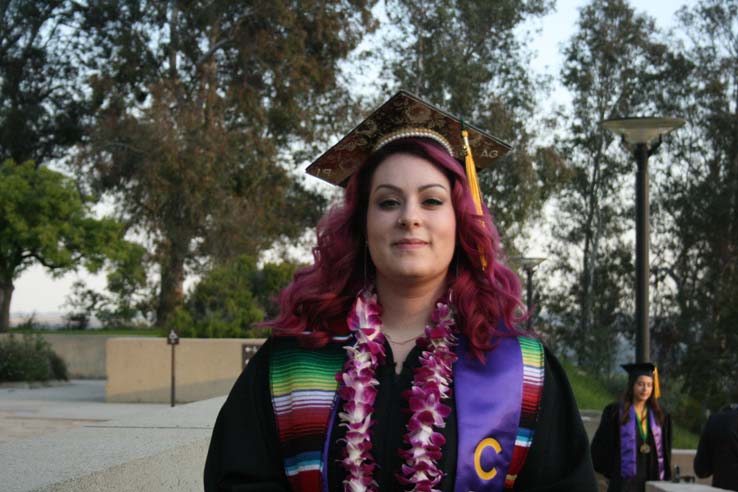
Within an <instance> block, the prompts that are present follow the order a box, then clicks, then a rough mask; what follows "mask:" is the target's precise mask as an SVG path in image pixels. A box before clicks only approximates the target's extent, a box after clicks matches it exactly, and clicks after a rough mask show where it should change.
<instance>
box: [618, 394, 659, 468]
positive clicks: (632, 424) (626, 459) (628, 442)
mask: <svg viewBox="0 0 738 492" xmlns="http://www.w3.org/2000/svg"><path fill="white" fill-rule="evenodd" d="M619 415H620V419H622V418H623V406H622V405H620V412H619ZM648 426H649V428H650V429H651V432H652V433H653V440H654V442H655V443H656V456H657V458H658V462H659V480H663V479H664V445H663V440H662V438H661V426H660V425H659V424H658V422H656V418H654V415H653V411H652V410H651V409H650V408H649V410H648ZM636 427H638V419H636V414H635V409H634V408H633V406H632V405H631V407H630V418H629V419H628V422H626V423H625V425H621V426H620V476H622V477H623V478H633V477H635V476H636V455H637V454H638V446H637V445H636V442H637V440H636V432H637V429H636Z"/></svg>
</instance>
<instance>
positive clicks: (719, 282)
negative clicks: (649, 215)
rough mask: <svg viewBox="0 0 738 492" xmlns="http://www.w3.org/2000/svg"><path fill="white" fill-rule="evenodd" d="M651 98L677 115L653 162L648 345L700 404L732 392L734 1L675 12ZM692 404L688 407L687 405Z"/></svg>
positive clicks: (737, 389) (737, 202) (736, 277)
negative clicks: (679, 121)
mask: <svg viewBox="0 0 738 492" xmlns="http://www.w3.org/2000/svg"><path fill="white" fill-rule="evenodd" d="M678 19H679V31H680V32H682V33H684V34H685V36H684V38H685V41H684V42H683V43H679V44H676V45H675V47H674V53H673V54H672V55H671V56H670V57H669V58H668V59H667V62H668V63H667V64H666V67H665V68H664V73H663V88H662V89H663V90H662V94H661V97H660V98H659V106H660V109H661V111H663V112H664V113H665V114H674V115H678V116H681V117H684V118H686V119H687V121H688V124H687V126H686V127H685V128H683V129H680V130H679V131H678V132H675V134H674V135H673V137H671V138H670V139H669V145H668V148H667V149H666V150H667V151H668V158H667V159H665V162H664V165H663V166H661V167H659V168H657V173H658V174H657V177H658V180H655V181H656V185H657V188H656V193H655V194H654V195H655V197H654V198H655V201H656V207H655V208H656V217H655V219H656V225H657V229H656V230H657V234H656V237H655V240H654V246H655V249H656V261H655V263H656V268H655V270H656V281H657V282H658V285H659V290H658V297H657V299H656V303H655V305H656V308H657V309H658V314H659V317H658V318H657V324H656V326H655V329H656V330H657V331H656V334H658V338H657V341H658V342H661V343H660V345H657V349H658V351H659V354H660V356H661V357H662V358H664V359H665V360H667V361H669V363H670V364H671V365H672V367H673V372H675V373H678V374H681V375H682V376H683V378H684V379H683V390H684V392H685V393H687V394H688V395H690V397H691V398H694V399H695V400H696V401H699V402H700V405H701V406H702V408H701V409H700V410H701V412H699V413H702V414H704V410H705V409H707V408H709V409H712V410H717V409H718V408H720V407H721V406H722V405H724V404H725V403H726V402H729V401H735V400H738V378H736V377H735V375H736V367H738V351H736V350H734V347H736V345H737V344H738V329H736V327H737V326H738V303H736V302H735V301H736V299H738V221H737V220H736V217H738V117H737V116H736V108H738V91H737V90H736V88H737V87H738V71H736V66H738V47H736V43H735V40H736V39H738V2H736V1H735V0H702V1H700V2H698V3H696V4H695V5H694V6H691V7H689V8H687V7H684V8H682V9H681V10H680V11H679V13H678ZM695 413H698V412H695Z"/></svg>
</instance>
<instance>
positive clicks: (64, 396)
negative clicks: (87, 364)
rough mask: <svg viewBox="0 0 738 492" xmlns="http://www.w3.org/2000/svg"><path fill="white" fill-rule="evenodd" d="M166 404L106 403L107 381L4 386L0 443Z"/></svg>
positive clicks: (0, 394)
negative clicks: (42, 385) (45, 385)
mask: <svg viewBox="0 0 738 492" xmlns="http://www.w3.org/2000/svg"><path fill="white" fill-rule="evenodd" d="M167 406H168V405H166V404H149V403H105V380H89V379H77V380H71V381H69V382H68V383H65V384H61V385H57V386H49V387H31V388H29V387H27V386H25V387H24V386H9V385H3V386H2V387H0V443H6V442H10V441H15V440H18V439H26V438H29V437H34V436H41V435H45V434H50V433H52V432H57V431H61V430H66V429H72V428H75V427H82V426H85V425H94V424H96V423H100V422H105V421H108V420H112V419H117V418H121V417H126V416H129V415H134V414H138V413H142V412H147V411H150V410H152V409H156V408H165V407H167Z"/></svg>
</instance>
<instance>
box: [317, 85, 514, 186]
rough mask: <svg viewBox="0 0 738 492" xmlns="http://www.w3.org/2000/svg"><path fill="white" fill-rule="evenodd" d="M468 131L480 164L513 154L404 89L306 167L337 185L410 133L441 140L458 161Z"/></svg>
mask: <svg viewBox="0 0 738 492" xmlns="http://www.w3.org/2000/svg"><path fill="white" fill-rule="evenodd" d="M463 130H466V131H467V132H468V142H469V147H470V148H471V150H473V152H474V162H475V164H476V167H478V168H480V169H484V168H486V167H488V166H490V165H491V164H492V163H493V162H494V161H495V160H497V159H499V158H500V157H502V156H503V155H505V154H507V152H508V151H509V150H510V145H508V144H506V143H505V142H503V141H502V140H500V139H499V138H497V137H494V136H492V135H490V134H489V133H486V132H484V131H482V130H480V129H478V128H476V127H474V126H471V125H468V124H466V123H462V120H461V119H460V118H457V117H455V116H453V115H451V114H449V113H447V112H445V111H443V110H441V109H439V108H437V107H435V106H433V105H432V104H429V103H427V102H425V101H423V100H422V99H420V98H419V97H417V96H415V95H413V94H410V93H409V92H406V91H400V92H398V93H397V94H395V95H394V96H392V97H391V98H390V99H389V100H387V102H385V103H384V104H382V105H381V106H380V107H379V108H377V109H376V110H375V111H374V112H373V113H371V114H370V115H369V116H368V117H367V118H366V119H365V120H364V121H362V122H361V123H359V124H358V125H357V126H356V128H354V129H353V130H351V131H350V132H349V133H348V134H347V135H346V136H345V137H343V138H342V139H341V140H340V141H339V142H338V143H337V144H335V145H334V146H333V147H331V148H330V149H328V150H327V151H326V152H325V153H323V154H322V155H321V156H320V157H318V158H317V159H316V160H315V162H313V163H312V164H311V165H310V166H309V167H308V168H307V170H306V172H307V173H308V174H311V175H313V176H315V177H317V178H320V179H322V180H324V181H327V182H329V183H331V184H334V185H339V186H345V184H346V182H347V181H348V178H349V177H350V176H351V175H352V174H353V173H354V172H355V171H356V170H357V169H358V168H359V166H361V165H362V164H363V163H364V162H365V161H366V159H367V158H368V157H369V156H370V155H371V154H372V153H374V152H375V151H376V150H378V148H380V147H381V146H383V145H386V144H387V143H389V142H391V141H393V140H398V139H400V138H405V137H424V138H430V139H432V140H435V141H436V142H438V143H439V144H441V145H442V146H443V147H444V148H446V150H447V151H448V152H449V153H450V154H451V155H452V156H453V157H455V158H456V159H458V160H459V161H461V162H463V161H464V159H465V158H466V157H467V155H468V153H467V152H466V149H465V145H464V137H463V135H462V131H463Z"/></svg>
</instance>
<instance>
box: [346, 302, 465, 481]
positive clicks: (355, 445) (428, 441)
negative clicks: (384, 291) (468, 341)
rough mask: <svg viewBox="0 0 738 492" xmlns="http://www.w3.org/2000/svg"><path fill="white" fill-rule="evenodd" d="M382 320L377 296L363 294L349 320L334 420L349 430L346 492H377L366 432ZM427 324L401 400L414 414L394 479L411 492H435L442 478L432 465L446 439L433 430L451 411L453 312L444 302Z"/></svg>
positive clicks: (381, 354)
mask: <svg viewBox="0 0 738 492" xmlns="http://www.w3.org/2000/svg"><path fill="white" fill-rule="evenodd" d="M380 315H381V308H380V306H379V304H378V302H377V296H376V294H374V293H373V292H371V291H369V290H365V291H362V292H361V294H359V296H358V297H357V299H356V302H355V304H354V309H353V310H352V312H351V314H350V315H349V318H348V325H349V328H350V329H351V331H352V332H353V334H354V337H355V338H356V343H355V344H354V345H353V346H346V347H345V349H346V351H347V353H348V360H347V361H346V364H345V366H344V370H343V372H342V373H339V374H338V375H337V379H338V381H339V383H341V388H340V389H339V396H340V397H341V399H342V400H343V411H342V412H339V414H338V417H339V419H340V421H341V424H340V425H342V426H344V427H346V429H347V431H346V437H345V439H344V441H345V444H346V446H345V447H344V450H343V454H342V459H341V464H342V465H343V468H344V469H345V470H346V479H345V480H344V482H343V484H344V490H345V491H348V492H360V491H374V490H376V488H377V483H376V481H375V480H374V479H373V473H374V469H375V468H376V463H374V460H373V457H372V454H371V448H372V444H371V439H370V428H371V426H372V424H373V423H374V422H373V420H372V414H373V412H374V401H375V399H376V396H377V388H376V386H377V385H378V384H379V382H378V381H377V380H376V378H375V377H374V375H375V372H376V369H377V366H378V365H379V364H381V363H383V362H384V360H385V352H384V335H383V334H382V332H381V326H382V320H381V317H380ZM431 320H432V324H431V325H428V326H426V328H425V338H424V339H423V340H422V343H423V344H424V349H425V350H424V351H423V352H422V354H421V357H420V367H418V368H416V369H415V371H414V376H413V383H412V386H411V388H410V390H408V391H406V392H405V393H404V394H403V396H404V397H405V398H407V400H408V405H409V408H410V411H411V412H412V415H411V417H410V420H409V421H408V424H407V433H406V434H405V436H404V441H405V443H407V444H409V445H410V449H407V450H402V451H400V455H401V457H402V458H403V459H404V460H405V464H404V465H402V471H401V473H400V474H398V476H397V479H398V480H399V481H400V483H402V484H404V485H410V486H412V487H411V488H409V489H408V490H409V491H428V492H430V491H433V490H434V489H433V487H434V486H436V485H437V484H438V483H439V482H440V481H441V479H442V478H443V472H442V471H440V470H439V469H438V467H437V465H436V462H437V460H438V459H440V457H441V447H442V446H443V445H444V444H445V442H446V439H445V438H444V437H443V435H441V433H439V432H436V431H435V430H434V427H435V428H438V429H442V428H444V427H445V426H446V422H445V418H446V417H448V415H449V414H450V413H451V408H450V407H449V406H448V405H445V404H443V403H442V400H445V399H448V398H449V396H450V394H451V380H452V375H453V372H452V365H453V363H454V361H455V360H456V354H455V353H454V352H453V346H454V345H455V343H456V337H455V336H454V334H453V325H454V318H453V311H452V309H451V307H450V306H449V305H448V304H447V303H444V302H439V303H437V304H436V308H435V310H434V311H433V314H432V316H431Z"/></svg>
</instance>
